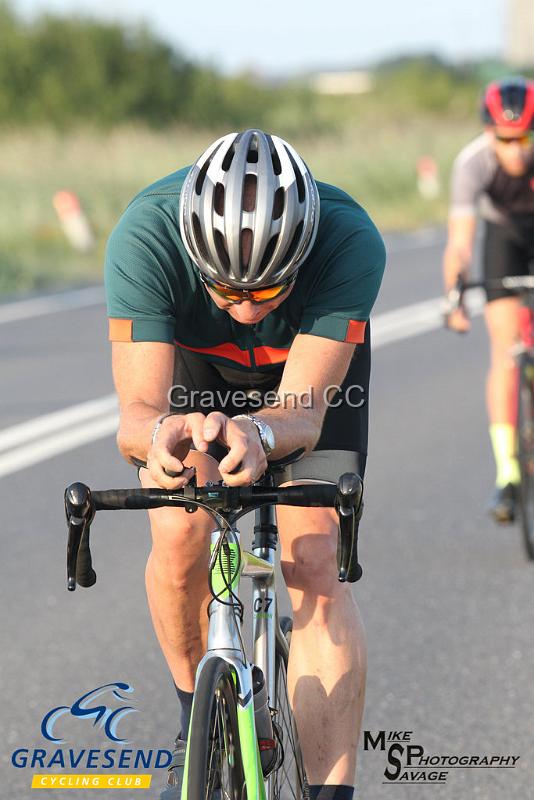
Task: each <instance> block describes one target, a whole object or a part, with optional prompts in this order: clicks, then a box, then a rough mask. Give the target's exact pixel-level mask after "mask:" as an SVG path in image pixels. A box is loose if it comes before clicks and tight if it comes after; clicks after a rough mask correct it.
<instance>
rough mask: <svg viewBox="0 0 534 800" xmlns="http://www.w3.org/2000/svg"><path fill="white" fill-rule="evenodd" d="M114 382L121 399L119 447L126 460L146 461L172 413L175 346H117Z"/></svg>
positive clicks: (152, 344) (136, 343) (117, 343)
mask: <svg viewBox="0 0 534 800" xmlns="http://www.w3.org/2000/svg"><path fill="white" fill-rule="evenodd" d="M112 366H113V380H114V382H115V388H116V389H117V394H118V395H119V404H120V427H119V432H118V434H117V443H118V446H119V450H120V452H121V454H122V455H123V456H124V458H125V459H126V460H128V461H129V460H130V459H131V458H132V456H136V457H137V458H139V459H142V460H143V461H145V460H146V456H147V452H148V450H149V448H150V440H151V436H152V431H153V430H154V426H155V424H156V421H157V419H158V417H159V416H160V415H161V414H164V413H165V412H166V411H168V410H169V400H168V393H169V389H170V387H171V386H172V378H173V371H174V346H173V345H171V344H164V343H162V342H113V348H112Z"/></svg>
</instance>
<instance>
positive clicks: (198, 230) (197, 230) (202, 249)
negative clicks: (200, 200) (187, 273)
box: [192, 212, 210, 263]
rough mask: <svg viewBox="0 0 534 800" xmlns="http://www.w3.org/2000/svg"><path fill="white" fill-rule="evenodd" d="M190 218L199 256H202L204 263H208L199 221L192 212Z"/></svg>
mask: <svg viewBox="0 0 534 800" xmlns="http://www.w3.org/2000/svg"><path fill="white" fill-rule="evenodd" d="M192 217H193V232H194V234H195V243H196V246H197V248H198V250H199V251H200V255H201V256H202V258H203V259H204V261H207V262H208V263H209V260H210V259H209V256H208V249H207V247H206V243H205V241H204V237H203V236H202V228H201V227H200V220H199V218H198V216H197V215H196V214H195V213H194V212H193V214H192Z"/></svg>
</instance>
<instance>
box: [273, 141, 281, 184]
mask: <svg viewBox="0 0 534 800" xmlns="http://www.w3.org/2000/svg"><path fill="white" fill-rule="evenodd" d="M271 141H272V140H271ZM271 158H272V161H273V170H274V174H275V175H281V174H282V163H281V161H280V157H279V155H278V153H277V152H276V148H275V146H274V144H273V146H272V149H271Z"/></svg>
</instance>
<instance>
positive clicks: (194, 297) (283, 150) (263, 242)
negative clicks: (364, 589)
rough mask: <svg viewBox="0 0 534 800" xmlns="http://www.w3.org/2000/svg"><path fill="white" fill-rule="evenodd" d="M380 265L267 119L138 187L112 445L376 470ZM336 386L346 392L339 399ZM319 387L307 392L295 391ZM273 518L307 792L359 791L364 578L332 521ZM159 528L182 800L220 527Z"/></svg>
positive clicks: (120, 293) (111, 285)
mask: <svg viewBox="0 0 534 800" xmlns="http://www.w3.org/2000/svg"><path fill="white" fill-rule="evenodd" d="M384 263H385V251H384V245H383V242H382V239H381V238H380V235H379V233H378V231H377V230H376V228H375V226H374V225H373V223H372V222H371V220H370V219H369V217H368V216H367V214H366V213H365V211H364V210H363V209H362V208H361V206H359V205H358V204H357V203H355V202H354V200H352V198H350V197H349V196H348V195H347V194H345V193H344V192H342V191H341V190H340V189H337V188H336V187H333V186H330V185H328V184H325V183H316V182H315V181H314V179H313V177H312V175H311V173H310V172H309V170H308V168H307V166H306V164H305V163H304V162H303V161H302V159H301V158H300V156H299V155H298V153H296V151H295V150H294V149H293V148H292V147H291V146H290V145H289V144H287V142H284V141H283V140H282V139H280V138H278V137H276V136H270V135H268V134H266V133H264V132H263V131H259V130H248V131H245V132H244V133H241V134H236V133H233V134H228V135H227V136H223V137H222V138H221V139H219V140H217V141H216V142H214V143H213V144H212V145H211V146H210V147H209V148H208V149H207V150H206V151H205V152H204V153H203V154H202V155H201V156H200V158H199V159H198V160H197V161H196V162H195V164H193V166H192V167H190V168H189V167H186V168H184V169H181V170H179V171H177V172H174V173H172V174H171V175H169V176H167V177H166V178H163V179H162V180H160V181H158V182H157V183H155V184H153V185H152V186H150V187H148V188H147V189H145V190H144V191H142V192H141V193H140V194H139V195H138V196H137V197H136V198H134V200H133V201H132V202H131V203H130V205H129V206H128V208H127V209H126V211H125V212H124V214H123V216H122V218H121V220H120V221H119V223H118V225H117V227H116V228H115V230H114V232H113V233H112V236H111V239H110V241H109V244H108V248H107V254H106V291H107V300H108V313H109V317H110V339H111V341H112V342H113V352H112V360H113V375H114V380H115V385H116V388H117V393H118V395H119V401H120V409H121V417H120V428H119V433H118V444H119V449H120V451H121V453H122V455H123V456H124V457H125V458H126V459H127V460H128V461H130V462H132V461H133V460H134V459H138V460H142V461H146V462H147V469H141V470H140V479H141V482H142V485H143V486H145V487H150V486H160V487H163V488H165V489H173V488H178V487H180V486H183V485H185V483H187V481H188V480H189V479H190V477H191V474H192V473H191V470H190V469H189V468H190V467H195V469H196V472H197V476H198V481H199V483H200V484H204V483H206V481H208V480H211V481H218V480H220V479H221V478H222V479H223V480H224V481H225V482H226V483H227V484H228V485H230V486H246V485H249V484H251V483H253V482H254V481H255V480H258V479H259V478H260V476H261V475H262V474H263V472H264V471H265V469H266V466H267V460H268V459H279V458H281V457H283V456H285V455H288V454H289V453H293V452H294V451H296V450H298V449H301V451H303V452H304V457H303V458H302V460H301V461H298V462H296V463H295V464H294V465H292V467H291V468H290V470H289V474H288V476H287V477H286V480H289V481H293V482H294V481H297V482H298V481H302V480H309V479H312V480H313V479H316V480H323V481H329V482H336V481H337V479H338V477H339V475H340V474H342V473H343V472H346V471H353V472H358V473H359V474H360V475H363V472H364V469H365V459H366V453H367V414H368V397H367V391H368V382H369V370H370V334H369V325H368V324H367V321H368V319H369V314H370V311H371V308H372V306H373V303H374V301H375V298H376V295H377V292H378V288H379V286H380V281H381V278H382V272H383V269H384ZM173 385H174V388H173ZM335 385H338V386H341V387H342V390H343V391H342V392H341V393H340V394H341V397H339V394H338V395H336V399H335V403H329V402H328V401H329V400H330V399H331V392H330V389H331V387H332V386H335ZM351 387H352V390H354V391H352V390H351ZM251 388H254V389H256V390H258V391H259V393H260V394H263V393H264V392H265V391H267V390H270V391H271V394H272V393H273V391H276V392H277V393H278V397H279V399H280V401H281V402H280V403H279V404H278V405H272V406H271V405H268V404H267V403H264V404H262V405H259V406H257V410H255V411H254V413H253V414H249V415H246V414H243V410H246V409H244V407H243V403H242V402H240V403H239V404H238V402H237V398H238V396H239V397H240V399H241V397H242V395H243V393H244V390H250V389H251ZM310 392H311V395H312V397H313V402H312V403H309V402H306V403H304V402H303V403H299V402H296V403H295V404H290V405H289V406H288V405H286V404H285V402H284V398H285V397H288V398H291V397H292V396H294V397H295V398H298V397H300V396H302V395H303V394H304V395H307V397H308V400H309V397H310ZM210 397H211V400H210ZM223 398H227V399H228V398H230V399H229V400H228V402H223ZM232 398H233V399H232ZM169 408H170V409H171V411H173V412H174V413H172V414H170V413H169ZM186 464H187V468H186V466H185V465H186ZM177 473H178V477H175V476H176V474H177ZM277 517H278V525H279V534H280V544H281V564H282V571H283V573H284V577H285V581H286V585H287V587H288V591H289V595H290V598H291V602H292V606H293V615H294V628H293V636H292V641H291V654H290V661H289V672H288V680H289V692H290V696H291V702H292V706H293V711H294V715H295V718H296V721H297V725H298V728H299V732H300V738H301V745H302V751H303V757H304V766H305V768H306V771H307V776H308V781H309V784H310V787H309V788H310V798H311V800H318V799H319V800H351V798H352V794H353V785H354V772H355V765H356V751H357V745H358V737H359V732H360V725H361V716H362V711H363V699H364V687H365V671H366V647H365V635H364V630H363V626H362V623H361V620H360V616H359V612H358V608H357V606H356V602H355V599H354V596H353V594H352V591H351V588H350V585H349V584H342V583H340V582H339V581H338V572H337V565H336V545H337V535H338V524H337V515H336V512H335V511H334V510H333V509H323V508H303V509H300V508H291V507H287V506H286V507H284V506H281V507H279V508H278V511H277ZM150 523H151V528H152V551H151V554H150V557H149V560H148V564H147V569H146V585H147V593H148V599H149V606H150V611H151V614H152V620H153V623H154V628H155V631H156V634H157V637H158V640H159V643H160V646H161V649H162V651H163V654H164V656H165V658H166V660H167V664H168V666H169V669H170V671H171V673H172V676H173V678H174V682H175V685H176V688H177V693H178V696H179V698H180V701H181V704H182V721H181V730H180V732H179V736H178V739H177V741H176V747H175V750H174V754H173V761H172V764H171V767H170V770H169V775H168V786H167V788H166V789H165V790H164V792H163V794H162V798H163V800H179V798H180V790H181V781H182V776H183V766H184V753H185V740H186V738H187V732H188V726H189V717H190V713H191V704H192V698H193V688H194V679H195V671H196V668H197V665H198V662H199V661H200V658H201V657H202V655H203V653H204V652H205V650H206V638H207V622H208V620H207V614H206V608H207V605H208V601H209V600H210V596H209V590H208V584H207V571H206V563H207V560H208V553H209V532H210V531H211V529H212V526H213V523H212V521H211V520H210V518H209V517H208V516H207V515H206V514H205V513H204V512H201V511H199V512H198V513H197V514H187V513H185V511H184V510H183V509H180V508H166V509H155V510H153V511H151V512H150Z"/></svg>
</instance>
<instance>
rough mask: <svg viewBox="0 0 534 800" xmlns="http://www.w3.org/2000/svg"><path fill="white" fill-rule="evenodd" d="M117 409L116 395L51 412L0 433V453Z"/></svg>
mask: <svg viewBox="0 0 534 800" xmlns="http://www.w3.org/2000/svg"><path fill="white" fill-rule="evenodd" d="M117 409H118V399H117V395H116V394H110V395H108V396H107V397H101V398H99V399H98V400H89V401H87V402H86V403H80V404H79V405H76V406H70V407H69V408H62V409H61V410H60V411H53V412H52V413H50V414H44V415H43V416H42V417H36V418H35V419H32V420H29V421H28V422H21V423H19V424H18V425H12V426H11V427H10V428H4V430H3V431H0V452H1V451H3V450H7V449H8V448H10V447H19V446H20V445H22V444H24V443H25V442H27V441H29V440H30V439H35V438H39V437H42V436H46V434H49V433H53V432H54V431H57V430H64V429H65V428H68V427H69V426H70V425H74V424H76V423H81V422H85V421H87V420H88V419H89V418H91V417H101V416H104V415H105V414H108V413H109V412H111V411H116V410H117Z"/></svg>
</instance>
